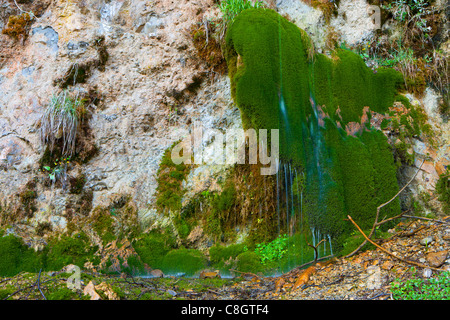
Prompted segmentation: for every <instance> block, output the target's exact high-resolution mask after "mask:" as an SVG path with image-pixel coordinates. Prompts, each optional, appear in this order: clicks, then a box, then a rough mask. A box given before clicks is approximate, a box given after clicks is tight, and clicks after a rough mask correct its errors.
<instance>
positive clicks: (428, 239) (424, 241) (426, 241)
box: [420, 236, 433, 246]
mask: <svg viewBox="0 0 450 320" xmlns="http://www.w3.org/2000/svg"><path fill="white" fill-rule="evenodd" d="M432 242H433V237H430V236H428V237H425V238H423V239H422V240H420V244H421V245H423V246H427V245H429V244H430V243H432Z"/></svg>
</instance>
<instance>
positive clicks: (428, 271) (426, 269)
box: [423, 268, 433, 278]
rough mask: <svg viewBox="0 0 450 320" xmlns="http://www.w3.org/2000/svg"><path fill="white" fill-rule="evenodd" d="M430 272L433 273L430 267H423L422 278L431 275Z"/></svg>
mask: <svg viewBox="0 0 450 320" xmlns="http://www.w3.org/2000/svg"><path fill="white" fill-rule="evenodd" d="M432 274H433V271H432V270H431V269H430V268H425V269H424V270H423V277H424V278H429V277H431V275H432Z"/></svg>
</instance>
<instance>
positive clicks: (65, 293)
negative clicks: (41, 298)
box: [47, 287, 78, 300]
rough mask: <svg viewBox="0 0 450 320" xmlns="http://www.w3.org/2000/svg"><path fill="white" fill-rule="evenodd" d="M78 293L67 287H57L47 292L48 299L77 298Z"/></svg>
mask: <svg viewBox="0 0 450 320" xmlns="http://www.w3.org/2000/svg"><path fill="white" fill-rule="evenodd" d="M77 298H78V295H77V294H76V293H75V292H74V291H72V290H70V289H68V288H64V287H63V288H58V289H57V290H55V291H52V292H50V294H48V296H47V299H48V300H77Z"/></svg>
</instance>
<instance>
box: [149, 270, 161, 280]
mask: <svg viewBox="0 0 450 320" xmlns="http://www.w3.org/2000/svg"><path fill="white" fill-rule="evenodd" d="M150 274H151V275H152V276H153V277H155V278H164V272H162V271H161V270H159V269H155V270H152V271H150Z"/></svg>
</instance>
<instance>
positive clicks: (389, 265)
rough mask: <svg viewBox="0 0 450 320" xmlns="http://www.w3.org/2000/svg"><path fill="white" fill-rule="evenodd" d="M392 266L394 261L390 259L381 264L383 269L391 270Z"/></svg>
mask: <svg viewBox="0 0 450 320" xmlns="http://www.w3.org/2000/svg"><path fill="white" fill-rule="evenodd" d="M392 267H394V263H393V262H392V261H391V260H387V261H385V262H383V264H382V265H381V268H382V269H383V270H391V269H392Z"/></svg>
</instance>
